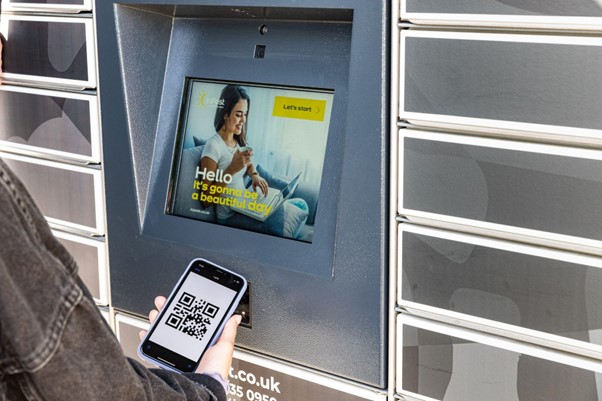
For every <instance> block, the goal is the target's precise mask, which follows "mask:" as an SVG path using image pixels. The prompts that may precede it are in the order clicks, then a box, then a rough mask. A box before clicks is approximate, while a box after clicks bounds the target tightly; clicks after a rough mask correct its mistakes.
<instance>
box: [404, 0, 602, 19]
mask: <svg viewBox="0 0 602 401" xmlns="http://www.w3.org/2000/svg"><path fill="white" fill-rule="evenodd" d="M402 3H405V10H406V11H407V12H408V13H434V14H443V13H449V14H495V15H522V16H561V17H562V16H575V17H602V4H601V3H600V2H599V1H597V0H570V1H566V0H485V1H483V0H456V1H446V0H402ZM402 7H403V6H402Z"/></svg>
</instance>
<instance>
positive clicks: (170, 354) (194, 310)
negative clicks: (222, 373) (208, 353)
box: [142, 265, 241, 371]
mask: <svg viewBox="0 0 602 401" xmlns="http://www.w3.org/2000/svg"><path fill="white" fill-rule="evenodd" d="M218 280H221V281H224V284H222V283H220V282H217V281H218ZM237 283H240V282H239V281H236V282H235V281H233V280H232V279H226V278H225V276H223V275H220V273H219V268H216V267H215V266H209V267H207V266H195V265H193V266H192V267H191V268H190V269H188V272H187V273H186V275H185V277H184V278H183V280H182V281H181V282H180V286H179V287H178V288H177V289H176V291H175V294H174V296H173V297H172V298H171V302H170V303H169V304H168V305H166V306H165V310H164V311H163V312H162V314H161V316H160V318H159V319H160V320H159V321H158V322H157V323H156V324H155V325H154V327H153V330H152V331H151V333H150V335H149V336H148V337H147V339H146V341H145V342H144V344H143V347H142V350H143V352H144V354H146V355H148V356H151V357H153V358H155V359H158V360H160V361H162V362H164V363H167V364H168V365H171V366H172V367H174V368H176V369H178V370H181V371H192V370H193V369H194V367H196V365H197V363H198V361H199V360H200V358H201V356H202V354H203V352H204V351H205V349H206V348H207V346H208V345H209V344H210V342H211V340H212V339H213V337H214V335H215V334H216V332H217V331H218V328H219V327H220V325H221V323H222V321H223V320H224V319H225V317H226V316H227V314H228V311H229V310H230V308H231V306H232V303H233V302H234V300H235V299H236V297H237V295H238V294H239V291H240V288H237V287H241V285H239V284H237Z"/></svg>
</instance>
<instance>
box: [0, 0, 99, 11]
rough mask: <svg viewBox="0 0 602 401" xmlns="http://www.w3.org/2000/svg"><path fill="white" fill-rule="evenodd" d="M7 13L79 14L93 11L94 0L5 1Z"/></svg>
mask: <svg viewBox="0 0 602 401" xmlns="http://www.w3.org/2000/svg"><path fill="white" fill-rule="evenodd" d="M4 3H5V4H4V5H3V9H4V10H5V11H29V12H56V13H58V12H63V13H77V12H82V11H91V10H92V0H4Z"/></svg>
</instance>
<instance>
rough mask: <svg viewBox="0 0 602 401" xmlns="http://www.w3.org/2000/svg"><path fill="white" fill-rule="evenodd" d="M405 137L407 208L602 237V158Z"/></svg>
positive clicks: (584, 236) (404, 203) (404, 200)
mask: <svg viewBox="0 0 602 401" xmlns="http://www.w3.org/2000/svg"><path fill="white" fill-rule="evenodd" d="M404 141H405V149H404V173H403V180H404V198H403V207H404V208H407V209H414V210H420V211H425V212H431V213H438V214H443V215H448V216H454V217H462V218H466V219H473V220H477V221H483V222H489V223H497V224H504V225H508V226H514V227H521V228H527V229H533V230H540V231H545V232H550V233H558V234H565V235H571V236H575V237H583V238H590V239H595V240H602V232H601V231H600V227H601V226H602V213H600V212H599V205H600V202H599V200H600V199H602V161H600V160H590V159H583V158H577V157H569V156H556V155H549V154H542V153H535V152H528V151H514V150H506V149H499V148H488V147H483V146H471V145H463V144H456V143H448V142H439V141H430V140H421V139H414V138H405V139H404ZM525 149H528V145H525Z"/></svg>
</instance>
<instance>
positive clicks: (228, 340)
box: [216, 315, 242, 346]
mask: <svg viewBox="0 0 602 401" xmlns="http://www.w3.org/2000/svg"><path fill="white" fill-rule="evenodd" d="M241 320H242V316H240V315H234V316H232V317H231V318H230V319H229V320H228V322H227V323H226V325H225V326H224V330H223V331H222V334H221V336H220V337H219V340H217V343H216V345H217V344H220V343H225V344H228V345H232V346H233V345H234V342H235V341H236V332H237V330H238V325H239V324H240V322H241Z"/></svg>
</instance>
